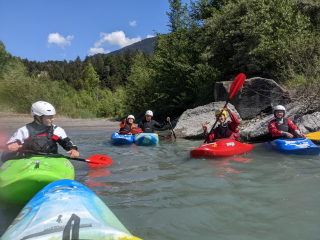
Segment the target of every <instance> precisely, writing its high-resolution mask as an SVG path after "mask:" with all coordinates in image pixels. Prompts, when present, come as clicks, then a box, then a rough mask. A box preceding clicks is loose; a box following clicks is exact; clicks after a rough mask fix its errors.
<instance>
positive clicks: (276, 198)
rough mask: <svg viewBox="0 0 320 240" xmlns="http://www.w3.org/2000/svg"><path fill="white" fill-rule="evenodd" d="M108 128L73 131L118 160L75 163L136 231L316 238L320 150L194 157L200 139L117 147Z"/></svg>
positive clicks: (152, 235)
mask: <svg viewBox="0 0 320 240" xmlns="http://www.w3.org/2000/svg"><path fill="white" fill-rule="evenodd" d="M111 134H112V132H111V131H109V132H71V133H69V135H70V137H71V138H72V140H73V141H74V142H75V143H76V144H77V145H78V147H79V149H80V151H81V153H82V157H89V156H91V155H94V154H97V153H99V154H104V155H107V156H109V157H111V158H112V159H113V161H114V162H113V164H112V165H111V166H108V167H105V168H100V169H94V168H90V167H89V166H88V165H87V164H86V163H82V162H75V161H73V164H74V166H75V169H76V180H77V181H79V182H81V183H83V184H85V185H86V186H88V187H89V188H90V189H92V190H93V191H94V192H96V193H97V194H98V196H99V197H100V198H101V199H102V201H104V202H105V203H106V204H107V205H108V206H109V207H110V209H111V210H112V211H113V212H114V213H115V215H116V216H117V217H118V218H119V220H120V221H121V222H122V223H123V224H124V225H125V226H126V227H127V228H128V230H129V231H130V232H132V233H133V234H134V235H136V236H138V237H140V238H143V239H153V240H157V239H159V240H160V239H161V240H163V239H219V240H220V239H228V240H239V239H244V240H251V239H252V240H253V239H267V240H268V239H270V240H271V239H281V240H287V239H288V240H293V239H297V240H298V239H299V240H300V239H308V240H309V239H319V236H320V228H319V225H320V218H319V216H320V201H319V199H320V191H319V190H320V189H319V188H320V187H319V186H320V174H319V170H320V161H319V156H307V157H306V156H303V157H301V156H293V155H282V154H280V153H275V152H270V151H267V150H266V149H265V148H264V146H263V144H257V145H256V146H255V148H254V150H253V151H252V152H251V153H249V154H245V155H239V156H232V157H229V158H221V159H215V160H212V159H205V158H199V159H194V158H191V157H190V155H189V152H190V150H191V149H193V148H197V147H199V146H200V145H201V143H202V141H192V140H182V139H180V140H176V141H174V140H169V141H164V140H161V141H160V144H159V145H157V146H151V147H150V146H149V147H148V146H136V145H135V144H132V145H130V146H114V145H112V144H111V142H110V137H111ZM18 208H21V207H12V206H5V207H3V206H0V217H1V219H4V222H5V224H4V226H6V227H7V226H8V225H9V224H10V222H11V221H12V220H13V216H12V215H10V214H8V212H10V211H11V210H13V212H14V209H18ZM16 212H17V211H16ZM14 215H15V214H14ZM4 228H5V227H2V229H1V233H2V232H4Z"/></svg>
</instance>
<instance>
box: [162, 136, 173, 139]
mask: <svg viewBox="0 0 320 240" xmlns="http://www.w3.org/2000/svg"><path fill="white" fill-rule="evenodd" d="M164 138H166V139H172V137H167V136H164Z"/></svg>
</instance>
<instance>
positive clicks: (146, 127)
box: [141, 120, 154, 133]
mask: <svg viewBox="0 0 320 240" xmlns="http://www.w3.org/2000/svg"><path fill="white" fill-rule="evenodd" d="M141 129H142V131H143V132H144V133H154V126H153V120H150V121H149V122H147V121H146V120H144V121H142V127H141Z"/></svg>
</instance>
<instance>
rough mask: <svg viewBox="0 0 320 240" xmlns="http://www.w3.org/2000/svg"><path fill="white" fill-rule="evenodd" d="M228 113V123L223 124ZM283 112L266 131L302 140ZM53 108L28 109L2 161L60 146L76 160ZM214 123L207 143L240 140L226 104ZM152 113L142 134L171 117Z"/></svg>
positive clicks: (126, 129)
mask: <svg viewBox="0 0 320 240" xmlns="http://www.w3.org/2000/svg"><path fill="white" fill-rule="evenodd" d="M227 113H228V114H229V116H230V118H231V121H228V122H226V119H227V116H228V115H227ZM285 113H286V109H285V107H284V106H282V105H278V106H276V107H275V108H274V116H275V119H274V120H272V121H271V122H270V123H269V126H268V129H269V132H270V133H271V134H272V136H273V137H284V138H293V137H294V136H298V137H305V135H304V134H302V133H301V132H300V130H299V129H298V128H297V127H296V126H295V125H294V123H293V122H292V121H291V120H290V119H289V118H285ZM55 114H56V110H55V108H54V107H53V106H52V105H51V104H50V103H48V102H44V101H38V102H36V103H34V104H32V106H31V116H32V117H33V118H34V121H33V122H31V123H29V124H27V125H26V126H24V127H22V128H19V129H18V130H17V131H16V132H15V133H14V134H13V135H12V137H11V138H10V139H9V141H8V142H7V153H5V154H2V156H1V158H2V160H3V161H5V160H7V159H9V158H10V156H12V154H15V153H17V152H19V151H30V152H42V153H57V152H58V146H57V143H59V145H60V146H62V147H63V148H64V149H65V150H67V153H68V154H71V157H78V156H79V152H78V149H77V147H76V146H75V145H74V144H73V143H72V141H71V140H70V138H68V137H67V134H66V132H65V131H64V130H63V129H62V128H61V127H59V126H56V125H54V124H53V120H54V115H55ZM215 116H216V120H217V121H218V123H219V125H218V126H217V127H216V128H214V129H212V130H211V131H210V132H208V122H206V124H202V128H203V131H204V136H205V139H206V141H207V142H208V143H210V142H213V141H216V140H217V139H223V138H228V139H233V140H239V135H238V132H239V130H238V126H239V125H240V121H239V119H238V117H237V115H236V114H235V113H233V112H231V110H230V108H229V107H228V105H226V106H225V107H224V108H222V109H219V110H217V111H215ZM152 117H153V112H152V111H151V110H148V111H146V113H145V118H144V120H142V121H141V122H140V123H139V124H138V128H140V129H141V131H142V132H144V133H154V130H155V129H154V128H155V127H158V128H162V127H163V126H164V125H166V124H167V123H168V122H169V121H170V118H169V117H167V119H166V121H164V122H163V123H162V124H159V123H158V122H157V121H155V120H152ZM134 120H135V117H134V116H133V115H129V116H128V117H127V118H124V119H123V120H122V121H121V123H120V130H119V133H121V134H132V133H131V132H132V131H131V130H132V128H133V127H134V125H133V121H134Z"/></svg>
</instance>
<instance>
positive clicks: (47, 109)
mask: <svg viewBox="0 0 320 240" xmlns="http://www.w3.org/2000/svg"><path fill="white" fill-rule="evenodd" d="M35 115H36V116H43V115H56V110H55V109H54V107H53V106H52V105H51V104H50V103H48V102H44V101H38V102H35V103H34V104H32V106H31V116H32V117H33V116H35Z"/></svg>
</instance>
